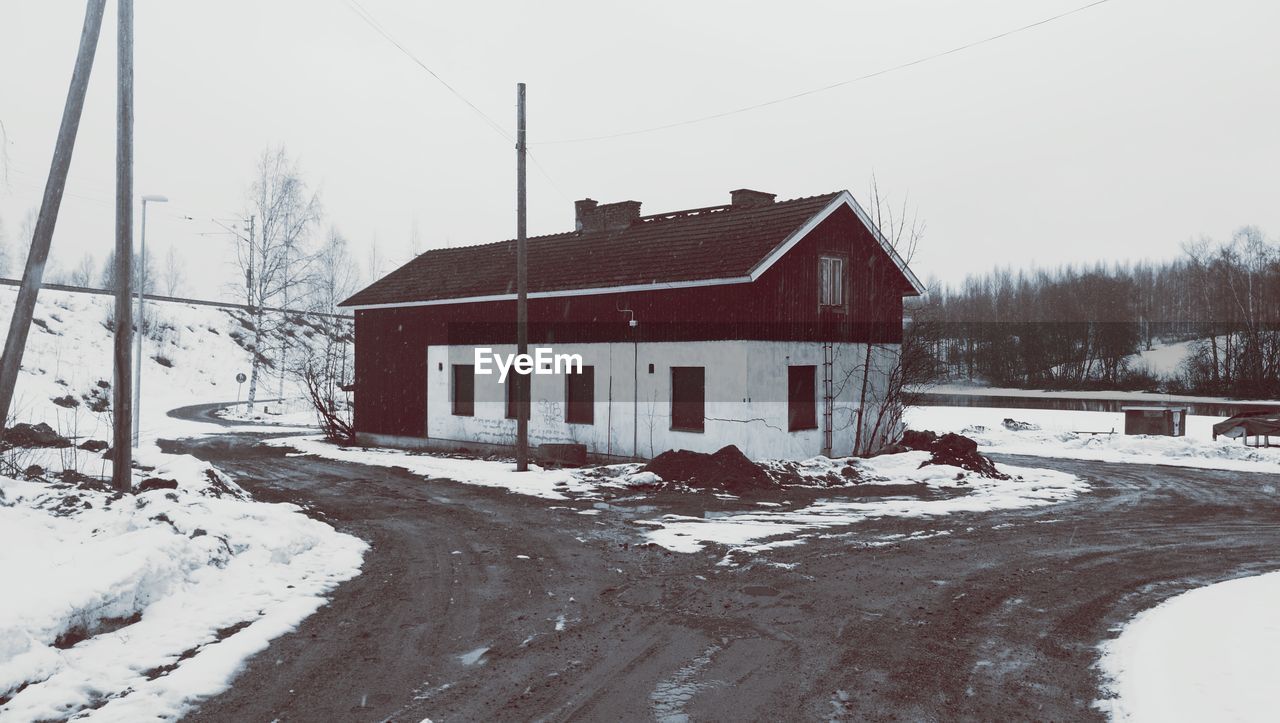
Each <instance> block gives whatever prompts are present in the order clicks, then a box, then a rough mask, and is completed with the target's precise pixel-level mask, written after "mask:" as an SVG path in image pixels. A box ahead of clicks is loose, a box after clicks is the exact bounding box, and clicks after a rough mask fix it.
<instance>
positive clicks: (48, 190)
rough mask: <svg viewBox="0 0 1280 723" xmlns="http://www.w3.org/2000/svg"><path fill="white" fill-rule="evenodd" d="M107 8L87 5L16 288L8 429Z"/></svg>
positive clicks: (98, 2) (3, 420) (1, 397)
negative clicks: (34, 221)
mask: <svg viewBox="0 0 1280 723" xmlns="http://www.w3.org/2000/svg"><path fill="white" fill-rule="evenodd" d="M106 4H107V2H106V0H89V2H88V5H87V7H86V9H85V14H84V29H83V30H82V31H81V33H80V50H79V51H78V52H77V54H76V65H75V70H73V71H72V73H71V89H70V90H69V91H67V103H66V105H65V106H64V107H63V110H62V125H60V126H59V127H58V140H57V143H56V144H55V145H54V148H53V162H52V163H50V164H49V179H48V180H47V181H45V186H44V197H43V198H42V199H41V201H40V215H39V217H38V218H37V219H36V229H35V233H34V234H33V235H32V237H31V251H30V252H29V253H28V254H27V266H26V268H25V269H24V270H23V272H22V286H21V287H19V289H18V299H17V303H15V304H14V307H13V317H12V318H11V319H10V321H9V334H8V336H7V337H6V338H5V342H4V357H3V359H2V360H0V426H8V424H9V412H10V406H11V405H12V404H13V390H14V387H15V386H16V385H17V383H18V372H19V370H21V368H22V354H23V352H24V351H26V346H27V333H28V332H30V331H31V317H32V315H33V314H34V313H35V309H36V296H37V295H38V294H39V293H40V284H41V282H42V281H43V280H44V265H45V262H46V261H48V259H49V245H50V243H51V242H52V241H53V227H54V226H55V225H56V224H57V222H58V209H59V208H60V207H61V206H62V192H63V191H64V190H65V189H66V187H67V171H68V169H70V167H71V151H72V150H73V149H74V148H75V145H76V131H78V130H79V128H80V113H81V111H82V110H84V96H85V92H86V90H87V89H88V87H89V74H90V71H92V70H93V56H94V54H95V53H96V52H97V50H98V35H99V34H100V32H101V30H102V13H103V8H104V7H105V6H106Z"/></svg>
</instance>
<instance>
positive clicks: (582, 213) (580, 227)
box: [573, 198, 640, 232]
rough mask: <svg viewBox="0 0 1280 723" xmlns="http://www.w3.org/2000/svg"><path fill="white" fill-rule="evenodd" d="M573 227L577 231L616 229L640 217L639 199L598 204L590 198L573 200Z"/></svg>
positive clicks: (622, 227)
mask: <svg viewBox="0 0 1280 723" xmlns="http://www.w3.org/2000/svg"><path fill="white" fill-rule="evenodd" d="M573 211H574V215H575V217H576V218H575V223H574V228H575V230H577V231H586V232H592V231H617V230H619V229H624V228H626V227H628V226H630V225H631V224H633V223H635V222H636V220H638V219H639V218H640V202H639V201H619V202H617V203H606V204H604V205H600V204H598V203H596V202H595V201H594V200H592V199H590V198H584V199H582V200H581V201H575V202H574V204H573Z"/></svg>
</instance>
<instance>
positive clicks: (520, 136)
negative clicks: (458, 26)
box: [512, 83, 533, 472]
mask: <svg viewBox="0 0 1280 723" xmlns="http://www.w3.org/2000/svg"><path fill="white" fill-rule="evenodd" d="M524 120H525V119H524V83H516V353H517V354H519V355H520V356H519V357H517V358H521V359H523V358H524V355H525V354H528V353H529V239H528V238H527V229H526V227H525V215H526V212H527V210H528V209H527V205H526V203H525V127H524ZM512 381H514V382H516V383H517V385H518V386H517V387H516V392H517V395H518V396H517V400H518V401H517V406H516V471H518V472H527V471H528V470H529V406H530V388H531V387H532V386H533V385H532V384H530V381H532V375H523V374H517V375H515V378H514V379H512Z"/></svg>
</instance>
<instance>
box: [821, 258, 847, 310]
mask: <svg viewBox="0 0 1280 723" xmlns="http://www.w3.org/2000/svg"><path fill="white" fill-rule="evenodd" d="M818 306H844V259H843V258H841V257H839V256H820V257H818Z"/></svg>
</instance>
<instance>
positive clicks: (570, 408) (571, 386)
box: [564, 365, 596, 424]
mask: <svg viewBox="0 0 1280 723" xmlns="http://www.w3.org/2000/svg"><path fill="white" fill-rule="evenodd" d="M564 402H565V403H564V407H565V409H564V421H566V422H568V423H569V424H595V414H596V368H595V367H589V366H586V365H583V367H582V371H581V372H579V373H577V374H574V373H573V372H570V373H568V374H566V375H565V379H564Z"/></svg>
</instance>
